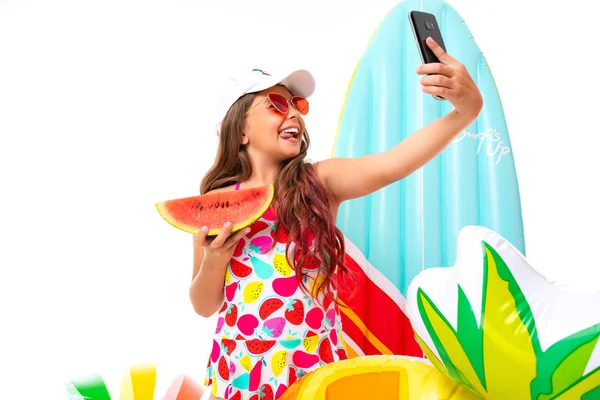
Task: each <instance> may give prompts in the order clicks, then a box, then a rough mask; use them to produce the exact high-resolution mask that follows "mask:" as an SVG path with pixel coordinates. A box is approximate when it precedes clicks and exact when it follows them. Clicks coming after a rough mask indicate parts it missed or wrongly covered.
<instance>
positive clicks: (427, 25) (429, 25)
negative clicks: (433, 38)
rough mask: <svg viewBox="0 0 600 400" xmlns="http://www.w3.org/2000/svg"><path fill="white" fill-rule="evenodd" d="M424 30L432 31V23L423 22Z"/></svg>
mask: <svg viewBox="0 0 600 400" xmlns="http://www.w3.org/2000/svg"><path fill="white" fill-rule="evenodd" d="M425 28H427V29H433V22H430V21H425Z"/></svg>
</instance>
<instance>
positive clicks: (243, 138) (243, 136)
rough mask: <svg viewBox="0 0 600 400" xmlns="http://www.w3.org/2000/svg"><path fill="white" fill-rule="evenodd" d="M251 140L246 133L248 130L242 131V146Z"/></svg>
mask: <svg viewBox="0 0 600 400" xmlns="http://www.w3.org/2000/svg"><path fill="white" fill-rule="evenodd" d="M249 141H250V140H249V139H248V135H246V132H242V141H241V142H240V144H241V145H242V146H245V145H247V144H248V142H249Z"/></svg>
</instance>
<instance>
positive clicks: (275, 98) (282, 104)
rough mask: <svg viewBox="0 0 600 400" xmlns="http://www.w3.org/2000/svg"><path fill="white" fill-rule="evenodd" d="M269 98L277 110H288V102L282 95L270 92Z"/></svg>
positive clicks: (284, 111)
mask: <svg viewBox="0 0 600 400" xmlns="http://www.w3.org/2000/svg"><path fill="white" fill-rule="evenodd" d="M269 100H270V101H271V104H273V107H275V108H276V109H277V111H279V112H281V113H283V114H286V113H287V112H288V102H287V100H286V99H285V97H283V96H282V95H280V94H276V93H271V94H269Z"/></svg>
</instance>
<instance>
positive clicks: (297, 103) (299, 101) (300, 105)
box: [292, 96, 308, 115]
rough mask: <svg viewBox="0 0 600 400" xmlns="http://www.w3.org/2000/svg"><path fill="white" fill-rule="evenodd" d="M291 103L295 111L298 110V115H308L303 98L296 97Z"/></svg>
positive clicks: (306, 102)
mask: <svg viewBox="0 0 600 400" xmlns="http://www.w3.org/2000/svg"><path fill="white" fill-rule="evenodd" d="M292 102H293V103H294V107H296V110H298V112H299V113H300V114H302V115H306V114H308V100H306V99H305V98H304V97H298V96H296V97H294V98H292Z"/></svg>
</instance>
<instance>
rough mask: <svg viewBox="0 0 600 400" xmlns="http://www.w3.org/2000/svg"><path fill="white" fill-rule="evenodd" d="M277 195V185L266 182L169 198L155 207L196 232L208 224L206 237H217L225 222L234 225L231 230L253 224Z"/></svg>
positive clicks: (169, 219)
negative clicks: (229, 189) (263, 184)
mask: <svg viewBox="0 0 600 400" xmlns="http://www.w3.org/2000/svg"><path fill="white" fill-rule="evenodd" d="M274 194H275V187H274V185H266V186H259V187H255V188H249V189H241V190H231V191H226V192H216V193H210V194H204V195H201V196H193V197H185V198H181V199H175V200H166V201H162V202H158V203H156V209H157V210H158V212H159V214H160V215H161V216H162V217H163V218H164V219H165V221H167V222H168V223H169V224H171V225H173V226H174V227H175V228H177V229H181V230H182V231H184V232H188V233H193V234H196V233H198V232H199V231H200V229H201V228H202V227H203V226H207V227H208V234H207V236H216V235H218V234H219V232H220V231H221V228H222V227H223V225H224V224H225V222H231V223H232V224H233V227H232V232H236V231H239V230H241V229H244V228H246V227H248V226H250V225H252V224H253V223H254V222H256V220H258V219H259V218H260V217H261V215H263V214H264V213H265V211H267V210H268V208H269V206H270V205H271V202H272V201H273V196H274Z"/></svg>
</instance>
